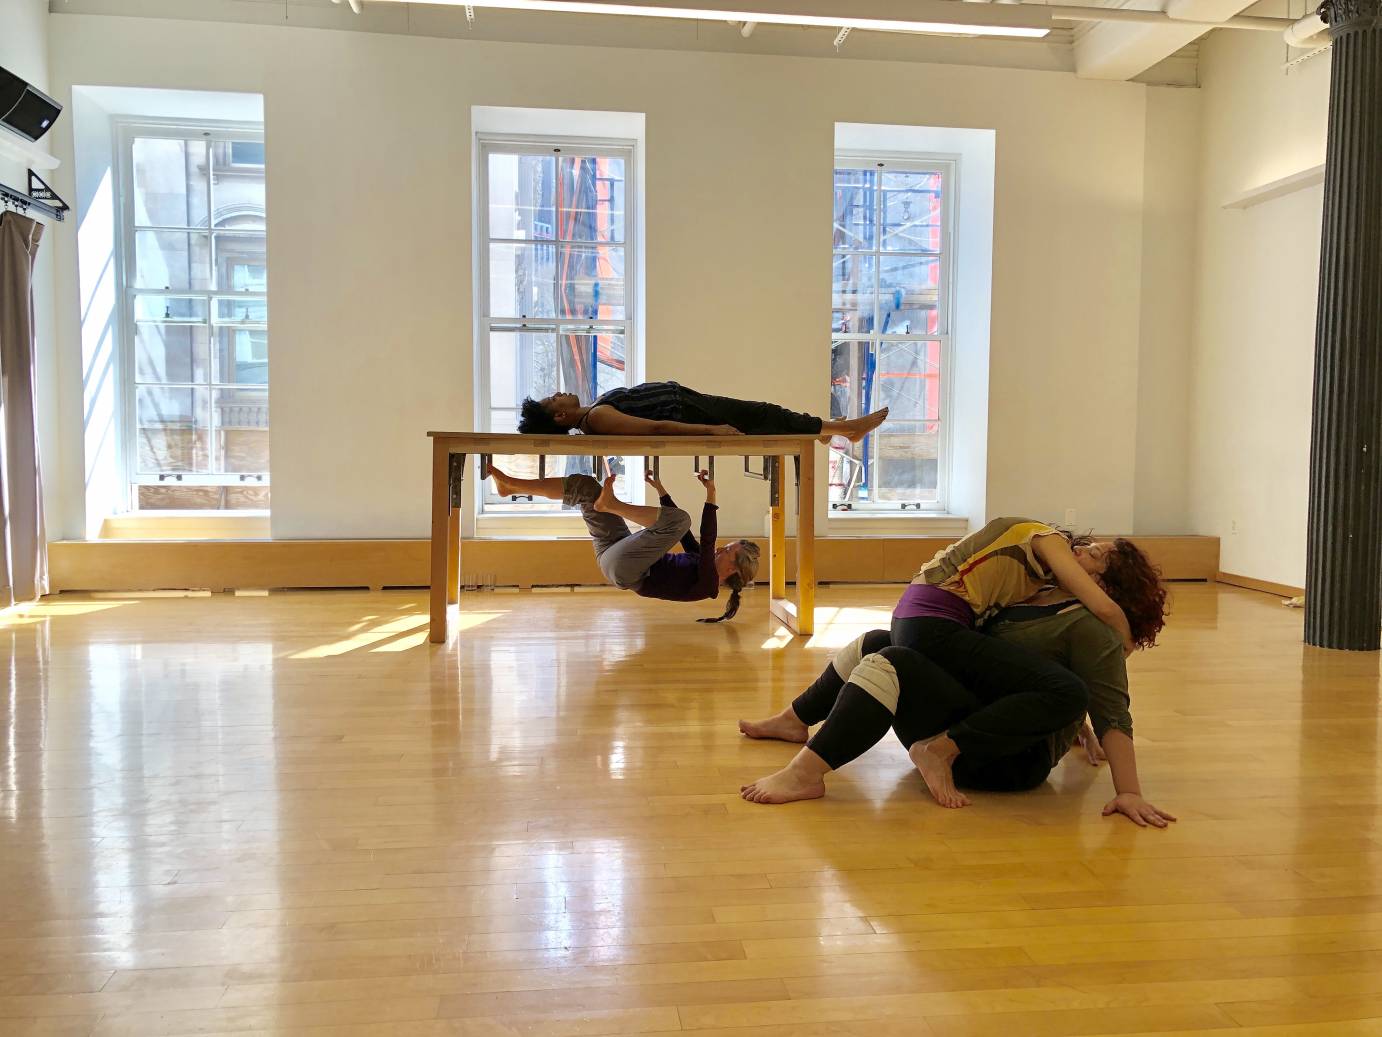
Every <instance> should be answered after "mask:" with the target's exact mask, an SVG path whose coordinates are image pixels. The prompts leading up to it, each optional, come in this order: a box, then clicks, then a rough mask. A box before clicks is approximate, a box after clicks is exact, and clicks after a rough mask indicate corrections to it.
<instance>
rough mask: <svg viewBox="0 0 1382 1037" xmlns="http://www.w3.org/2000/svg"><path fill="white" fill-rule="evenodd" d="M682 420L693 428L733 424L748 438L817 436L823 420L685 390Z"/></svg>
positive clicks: (745, 401) (771, 406)
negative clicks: (696, 426)
mask: <svg viewBox="0 0 1382 1037" xmlns="http://www.w3.org/2000/svg"><path fill="white" fill-rule="evenodd" d="M685 393H686V397H685V399H684V401H683V403H682V415H681V418H682V421H685V422H688V423H689V424H693V425H733V426H734V427H735V428H737V429H738V430H739V431H740V432H742V433H744V435H746V436H795V435H807V436H818V435H820V432H821V419H820V418H817V417H813V416H812V415H810V414H798V413H797V412H796V411H792V410H788V409H787V408H786V407H779V406H778V405H777V404H776V403H755V402H753V401H751V400H734V399H730V398H729V397H728V396H707V395H706V394H705V393H700V392H694V391H692V390H690V389H688V390H685Z"/></svg>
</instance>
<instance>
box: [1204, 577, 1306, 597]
mask: <svg viewBox="0 0 1382 1037" xmlns="http://www.w3.org/2000/svg"><path fill="white" fill-rule="evenodd" d="M1214 579H1215V582H1217V583H1227V584H1228V585H1229V586H1230V587H1242V588H1243V589H1244V590H1250V591H1262V593H1264V594H1274V595H1276V596H1277V597H1278V598H1299V597H1300V596H1301V595H1302V594H1304V593H1305V588H1304V587H1292V586H1291V585H1290V584H1289V583H1272V582H1271V581H1270V580H1257V579H1254V578H1253V577H1251V576H1239V575H1238V574H1237V573H1217V574H1216V575H1215V577H1214Z"/></svg>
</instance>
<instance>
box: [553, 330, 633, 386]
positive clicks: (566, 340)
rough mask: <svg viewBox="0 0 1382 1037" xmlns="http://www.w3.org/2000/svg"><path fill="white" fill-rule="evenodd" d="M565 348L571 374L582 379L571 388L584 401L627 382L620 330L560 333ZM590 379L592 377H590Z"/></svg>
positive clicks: (622, 338)
mask: <svg viewBox="0 0 1382 1037" xmlns="http://www.w3.org/2000/svg"><path fill="white" fill-rule="evenodd" d="M561 341H562V343H563V345H564V347H565V349H564V351H565V352H566V353H569V354H570V356H571V357H572V363H571V367H572V368H574V369H575V370H573V372H572V373H573V377H579V378H581V379H583V381H582V387H581V388H579V389H571V390H570V391H571V392H574V393H575V394H576V395H577V396H579V397H580V398H581V400H582V401H584V402H589V401H593V400H594V399H595V398H596V397H598V396H600V395H601V394H602V393H607V392H609V391H610V390H611V389H617V388H618V387H619V386H621V385H627V384H628V371H627V364H626V363H625V355H624V336H623V334H622V333H620V332H605V333H601V332H595V333H591V332H588V331H585V330H584V329H582V330H581V331H579V332H571V333H569V334H563V335H562V336H561ZM592 379H593V380H592Z"/></svg>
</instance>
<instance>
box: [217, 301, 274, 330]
mask: <svg viewBox="0 0 1382 1037" xmlns="http://www.w3.org/2000/svg"><path fill="white" fill-rule="evenodd" d="M216 320H217V322H219V323H222V324H232V323H234V324H267V323H268V321H269V303H268V300H267V299H217V300H216Z"/></svg>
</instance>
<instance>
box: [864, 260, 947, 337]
mask: <svg viewBox="0 0 1382 1037" xmlns="http://www.w3.org/2000/svg"><path fill="white" fill-rule="evenodd" d="M940 270H941V263H940V260H939V259H931V258H925V257H922V256H884V257H883V258H882V259H880V260H879V268H878V281H879V285H878V294H879V300H878V320H879V328H878V330H879V332H881V333H882V334H884V335H936V334H939V333H940V331H941V328H940V321H939V314H938V312H937V306H938V304H939V301H940Z"/></svg>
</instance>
